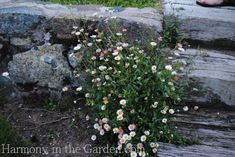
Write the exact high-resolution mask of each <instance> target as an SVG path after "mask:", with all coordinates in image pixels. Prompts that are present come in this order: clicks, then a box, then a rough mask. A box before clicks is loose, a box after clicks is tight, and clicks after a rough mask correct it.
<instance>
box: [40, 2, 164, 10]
mask: <svg viewBox="0 0 235 157" xmlns="http://www.w3.org/2000/svg"><path fill="white" fill-rule="evenodd" d="M43 1H47V2H54V3H61V4H99V5H105V6H122V7H138V8H143V7H160V6H161V0H43Z"/></svg>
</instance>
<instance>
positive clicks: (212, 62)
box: [180, 49, 235, 107]
mask: <svg viewBox="0 0 235 157" xmlns="http://www.w3.org/2000/svg"><path fill="white" fill-rule="evenodd" d="M225 52H226V51H224V52H222V51H215V50H196V49H188V50H186V51H185V52H180V54H181V56H180V58H183V59H185V60H187V61H188V62H189V63H191V65H190V67H189V68H190V73H189V77H190V78H191V79H192V80H193V82H192V84H193V85H194V86H195V87H196V88H198V90H199V91H194V92H193V93H190V96H189V97H187V98H186V99H187V100H188V101H191V102H200V103H204V104H221V103H222V104H226V105H229V106H233V107H234V106H235V68H234V67H235V57H234V56H230V55H227V54H223V53H225Z"/></svg>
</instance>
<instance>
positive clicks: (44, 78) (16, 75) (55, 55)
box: [8, 44, 72, 88]
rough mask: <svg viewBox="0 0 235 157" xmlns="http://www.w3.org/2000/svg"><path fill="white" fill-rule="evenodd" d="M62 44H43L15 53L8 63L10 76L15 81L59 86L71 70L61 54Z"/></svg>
mask: <svg viewBox="0 0 235 157" xmlns="http://www.w3.org/2000/svg"><path fill="white" fill-rule="evenodd" d="M62 52H63V46H62V45H59V44H55V45H49V44H45V45H43V46H39V47H37V48H33V49H31V50H29V51H27V52H24V53H20V54H16V55H14V56H13V60H12V61H11V62H10V63H9V65H8V70H9V74H10V78H11V79H12V80H14V81H15V82H16V83H22V84H24V83H37V85H39V86H43V87H49V88H61V87H62V85H63V80H64V79H65V77H71V76H72V72H71V70H70V67H69V65H68V62H67V60H66V58H65V57H64V56H63V54H62Z"/></svg>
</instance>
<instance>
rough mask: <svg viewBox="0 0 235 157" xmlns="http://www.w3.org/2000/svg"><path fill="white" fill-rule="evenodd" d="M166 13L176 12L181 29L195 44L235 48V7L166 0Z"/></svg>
mask: <svg viewBox="0 0 235 157" xmlns="http://www.w3.org/2000/svg"><path fill="white" fill-rule="evenodd" d="M164 7H165V10H164V12H165V13H164V14H165V15H166V16H169V15H171V14H173V13H174V14H175V15H176V17H177V18H178V20H179V22H180V23H181V25H180V31H181V32H182V33H183V34H184V36H185V38H186V39H187V40H188V41H190V43H192V44H193V45H195V46H206V47H213V48H214V49H215V48H223V49H234V48H235V18H234V15H235V7H221V8H206V7H201V6H199V5H197V4H196V3H195V0H165V3H164Z"/></svg>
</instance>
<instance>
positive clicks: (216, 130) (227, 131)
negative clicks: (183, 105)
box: [158, 108, 235, 157]
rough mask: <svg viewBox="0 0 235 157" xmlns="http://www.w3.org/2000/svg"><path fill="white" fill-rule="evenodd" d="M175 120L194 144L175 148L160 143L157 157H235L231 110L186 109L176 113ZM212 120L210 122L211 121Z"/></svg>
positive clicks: (234, 137)
mask: <svg viewBox="0 0 235 157" xmlns="http://www.w3.org/2000/svg"><path fill="white" fill-rule="evenodd" d="M175 117H176V121H177V125H178V128H179V131H180V132H181V133H182V134H183V135H184V136H186V137H188V138H190V139H193V140H196V141H197V144H193V145H190V146H185V147H177V146H175V145H173V144H166V143H161V144H160V148H159V153H158V156H159V157H165V156H169V157H198V156H200V157H212V156H213V157H234V156H235V132H234V124H235V122H234V120H233V119H234V118H235V112H234V111H220V110H218V109H209V110H207V109H205V108H199V110H197V111H194V110H189V112H186V113H180V114H176V116H175ZM212 118H213V119H214V120H213V121H211V120H212ZM185 121H187V123H185ZM195 121H196V122H197V124H195ZM222 121H223V122H224V124H222V125H226V127H221V126H220V125H219V124H220V123H221V122H222ZM198 124H201V125H198ZM206 124H207V125H206ZM215 124H216V125H215ZM217 124H218V125H217Z"/></svg>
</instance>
